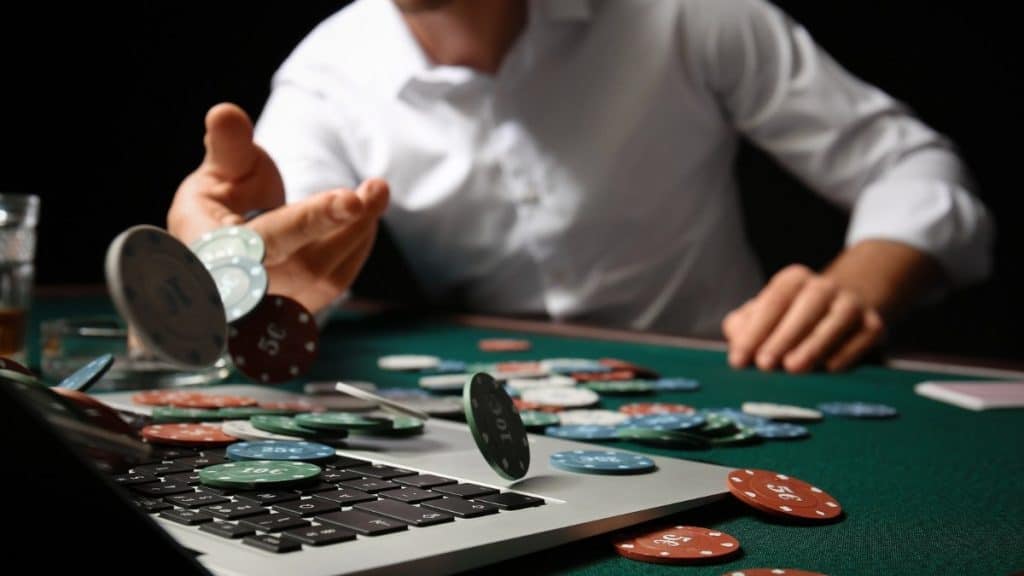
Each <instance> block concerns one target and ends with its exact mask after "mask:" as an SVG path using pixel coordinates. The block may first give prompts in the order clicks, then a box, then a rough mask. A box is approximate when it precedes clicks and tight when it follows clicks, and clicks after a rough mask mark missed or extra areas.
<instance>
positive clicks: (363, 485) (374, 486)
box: [338, 478, 401, 494]
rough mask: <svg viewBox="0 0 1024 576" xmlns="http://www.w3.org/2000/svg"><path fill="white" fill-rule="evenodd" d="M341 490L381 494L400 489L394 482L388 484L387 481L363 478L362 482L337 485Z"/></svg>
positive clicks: (354, 481)
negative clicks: (350, 489) (349, 489)
mask: <svg viewBox="0 0 1024 576" xmlns="http://www.w3.org/2000/svg"><path fill="white" fill-rule="evenodd" d="M338 485H339V486H341V487H342V488H354V489H356V490H362V491H363V492H369V493H371V494H375V493H377V492H383V491H385V490H394V489H395V488H401V486H399V485H398V484H395V483H394V482H388V481H387V480H378V479H376V478H364V479H363V480H349V481H348V482H341V483H339V484H338Z"/></svg>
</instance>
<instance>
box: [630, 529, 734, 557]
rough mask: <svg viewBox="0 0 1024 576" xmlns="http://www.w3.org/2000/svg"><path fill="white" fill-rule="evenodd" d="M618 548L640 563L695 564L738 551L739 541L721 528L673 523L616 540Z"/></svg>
mask: <svg viewBox="0 0 1024 576" xmlns="http://www.w3.org/2000/svg"><path fill="white" fill-rule="evenodd" d="M615 550H616V551H617V552H618V553H619V554H621V555H623V556H625V557H626V558H629V559H630V560H639V561H641V562H653V563H655V564H693V563H697V562H707V561H709V560H717V559H720V558H724V557H726V556H731V555H733V554H736V553H737V552H739V551H740V543H739V541H738V540H736V539H735V538H733V537H732V536H730V535H728V534H726V533H725V532H722V531H720V530H712V529H710V528H700V527H698V526H670V527H667V528H660V529H658V530H655V531H653V532H649V533H647V534H643V535H641V536H628V537H625V538H621V539H619V540H616V541H615Z"/></svg>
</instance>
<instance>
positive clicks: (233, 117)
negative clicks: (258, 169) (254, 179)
mask: <svg viewBox="0 0 1024 576" xmlns="http://www.w3.org/2000/svg"><path fill="white" fill-rule="evenodd" d="M252 133H253V128H252V121H251V120H250V119H249V115H248V114H246V113H245V111H244V110H242V109H241V108H239V107H238V106H235V105H234V104H229V103H223V104H217V105H216V106H214V107H213V108H210V111H209V112H207V113H206V136H205V138H204V139H203V143H204V144H205V145H206V157H205V158H204V159H203V164H202V167H201V168H200V170H204V171H207V172H209V173H211V174H213V175H214V176H216V177H217V178H219V179H223V180H228V181H232V182H234V181H237V180H242V179H244V178H245V177H246V176H248V175H249V174H250V173H251V172H252V171H253V169H254V168H255V165H256V160H257V148H256V145H255V144H254V143H253V141H252Z"/></svg>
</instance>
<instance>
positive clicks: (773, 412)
mask: <svg viewBox="0 0 1024 576" xmlns="http://www.w3.org/2000/svg"><path fill="white" fill-rule="evenodd" d="M740 408H741V409H742V410H743V413H744V414H750V415H753V416H760V417H762V418H768V419H769V420H796V421H805V420H806V421H809V422H813V421H815V420H821V418H822V416H821V412H819V411H817V410H811V409H810V408H804V407H802V406H791V405H789V404H773V403H771V402H744V403H743V405H742V406H741V407H740Z"/></svg>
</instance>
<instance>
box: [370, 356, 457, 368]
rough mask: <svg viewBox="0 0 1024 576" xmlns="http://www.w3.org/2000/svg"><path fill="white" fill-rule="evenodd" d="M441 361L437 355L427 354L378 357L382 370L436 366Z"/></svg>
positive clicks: (378, 364) (378, 365)
mask: <svg viewBox="0 0 1024 576" xmlns="http://www.w3.org/2000/svg"><path fill="white" fill-rule="evenodd" d="M440 363H441V359H440V358H438V357H437V356H428V355H425V354H393V355H390V356H381V357H380V358H377V367H378V368H380V369H381V370H396V371H403V372H407V371H413V370H427V369H429V368H434V367H435V366H437V365H438V364H440Z"/></svg>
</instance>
